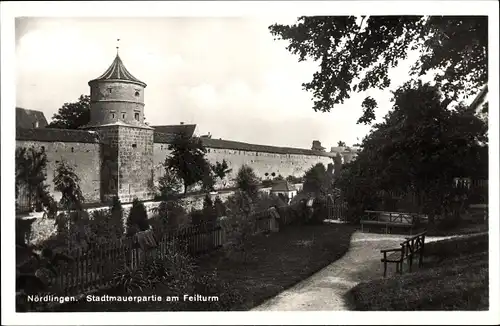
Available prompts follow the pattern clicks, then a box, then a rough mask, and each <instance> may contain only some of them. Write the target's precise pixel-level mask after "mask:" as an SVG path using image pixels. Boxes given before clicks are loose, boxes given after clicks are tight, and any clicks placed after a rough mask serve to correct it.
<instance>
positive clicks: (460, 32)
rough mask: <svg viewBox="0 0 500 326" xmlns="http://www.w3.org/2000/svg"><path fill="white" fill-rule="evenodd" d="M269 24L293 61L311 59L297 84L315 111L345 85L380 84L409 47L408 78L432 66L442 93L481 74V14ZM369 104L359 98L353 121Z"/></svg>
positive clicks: (344, 91) (484, 59)
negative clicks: (313, 65)
mask: <svg viewBox="0 0 500 326" xmlns="http://www.w3.org/2000/svg"><path fill="white" fill-rule="evenodd" d="M269 29H270V32H271V34H272V35H274V36H275V37H276V38H277V39H282V40H285V41H287V42H288V46H287V49H288V50H289V51H290V52H291V53H293V54H295V55H298V57H299V61H304V60H307V59H312V60H314V61H319V71H317V72H316V73H314V75H313V79H312V81H311V82H308V83H304V84H303V87H304V89H305V90H307V91H311V92H312V93H313V97H314V106H313V109H314V110H315V111H321V112H329V111H330V110H331V108H332V107H334V106H335V105H337V104H341V103H343V102H344V100H346V99H349V98H350V95H351V94H352V93H353V92H361V93H362V92H365V91H366V90H367V89H369V88H379V89H385V88H387V87H388V86H389V85H390V82H391V80H390V79H389V69H390V68H393V67H396V66H397V65H398V64H399V63H400V62H401V60H404V59H406V58H407V57H408V54H409V53H410V52H413V51H415V52H416V53H418V54H419V57H418V59H417V60H416V63H415V64H414V66H413V67H412V68H411V70H410V72H409V75H410V77H418V76H422V75H424V74H426V73H428V72H433V73H434V80H435V82H436V83H437V85H438V87H439V88H440V90H442V91H443V92H444V93H445V94H446V97H447V98H449V99H456V98H457V97H458V96H459V95H460V94H462V93H464V94H465V95H472V94H473V93H475V92H476V91H475V90H477V89H478V88H479V87H480V86H481V85H484V84H485V83H486V82H487V80H488V68H487V67H488V56H487V53H488V52H487V48H488V18H487V17H486V16H425V17H422V16H368V17H367V16H362V17H354V16H310V17H304V16H303V17H299V18H298V21H297V23H295V24H293V25H279V24H274V25H272V26H270V27H269ZM375 106H376V102H375V100H374V99H372V98H370V97H367V99H365V101H363V109H364V116H363V117H362V118H361V119H360V120H359V122H358V123H369V122H370V121H371V120H372V119H373V118H374V112H373V110H374V108H375Z"/></svg>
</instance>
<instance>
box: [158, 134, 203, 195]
mask: <svg viewBox="0 0 500 326" xmlns="http://www.w3.org/2000/svg"><path fill="white" fill-rule="evenodd" d="M168 149H169V150H171V151H172V152H171V153H170V155H168V156H167V158H166V159H165V163H164V167H165V169H167V170H169V171H171V172H173V173H174V174H175V175H176V176H177V177H179V178H180V179H181V180H182V181H183V183H184V193H186V192H187V189H188V187H189V186H192V185H194V184H195V183H197V182H200V181H202V180H203V178H204V177H205V176H206V175H207V174H209V173H210V172H211V166H210V164H209V163H208V161H207V160H206V158H205V154H206V152H207V151H206V149H205V147H204V146H203V144H202V142H201V139H200V138H198V137H190V136H188V135H186V134H183V133H181V134H179V135H178V136H176V137H175V139H174V140H173V142H172V143H171V144H169V145H168Z"/></svg>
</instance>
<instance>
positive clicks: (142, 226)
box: [127, 198, 149, 236]
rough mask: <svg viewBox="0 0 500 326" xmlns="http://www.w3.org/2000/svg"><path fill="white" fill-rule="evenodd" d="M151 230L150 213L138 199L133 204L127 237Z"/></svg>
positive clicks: (128, 221)
mask: <svg viewBox="0 0 500 326" xmlns="http://www.w3.org/2000/svg"><path fill="white" fill-rule="evenodd" d="M148 229H149V222H148V212H147V211H146V207H144V204H143V203H142V202H140V201H139V200H138V199H137V198H135V199H134V201H133V202H132V208H131V209H130V213H129V216H128V220H127V235H128V236H131V235H134V234H135V233H137V232H138V231H146V230H148Z"/></svg>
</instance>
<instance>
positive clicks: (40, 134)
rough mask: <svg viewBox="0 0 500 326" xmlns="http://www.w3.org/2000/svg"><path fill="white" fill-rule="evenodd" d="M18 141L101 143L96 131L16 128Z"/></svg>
mask: <svg viewBox="0 0 500 326" xmlns="http://www.w3.org/2000/svg"><path fill="white" fill-rule="evenodd" d="M16 140H31V141H47V142H65V143H99V136H98V134H97V133H96V132H94V131H88V130H75V129H56V128H29V129H27V128H16Z"/></svg>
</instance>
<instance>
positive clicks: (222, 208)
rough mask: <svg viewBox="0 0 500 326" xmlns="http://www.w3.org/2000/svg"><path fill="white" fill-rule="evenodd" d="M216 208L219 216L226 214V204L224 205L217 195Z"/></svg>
mask: <svg viewBox="0 0 500 326" xmlns="http://www.w3.org/2000/svg"><path fill="white" fill-rule="evenodd" d="M214 209H215V214H216V215H217V217H221V216H226V205H224V203H223V202H222V200H221V199H220V197H219V196H217V197H215V201H214Z"/></svg>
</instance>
